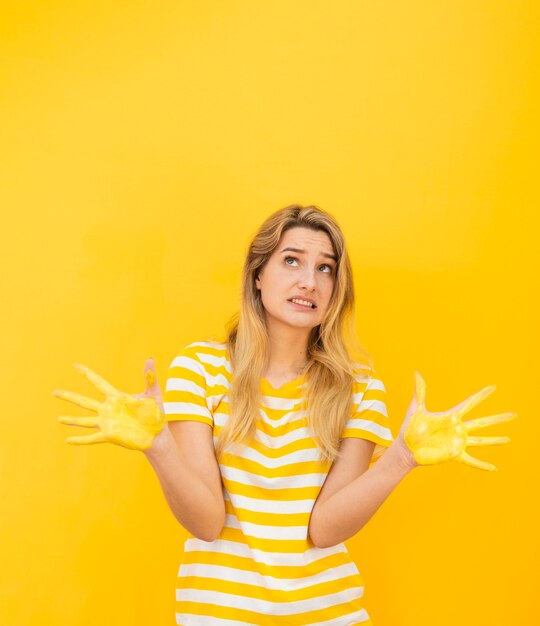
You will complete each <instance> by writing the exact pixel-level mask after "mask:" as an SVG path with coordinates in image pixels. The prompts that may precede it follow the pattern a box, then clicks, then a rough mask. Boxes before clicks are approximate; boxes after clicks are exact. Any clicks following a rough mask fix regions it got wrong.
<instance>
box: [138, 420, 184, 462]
mask: <svg viewBox="0 0 540 626" xmlns="http://www.w3.org/2000/svg"><path fill="white" fill-rule="evenodd" d="M175 446H176V443H175V441H174V439H173V436H172V435H171V431H170V430H169V428H168V426H167V423H165V425H164V426H163V428H162V429H161V431H160V432H159V433H158V434H157V435H156V436H155V437H154V439H153V440H152V444H151V445H150V447H148V448H146V449H145V450H143V452H144V454H145V456H146V457H147V458H148V460H149V461H151V460H152V459H154V458H156V457H159V456H163V455H164V454H166V453H168V452H170V451H171V450H172V449H173V448H174V447H175Z"/></svg>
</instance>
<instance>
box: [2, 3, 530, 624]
mask: <svg viewBox="0 0 540 626" xmlns="http://www.w3.org/2000/svg"><path fill="white" fill-rule="evenodd" d="M0 12H1V15H0V34H1V37H0V49H1V54H2V59H3V63H2V83H1V94H2V95H1V104H0V106H1V115H0V137H1V139H0V141H1V151H0V159H1V162H2V167H1V170H0V203H1V207H2V223H1V226H2V235H3V236H2V246H1V255H2V272H1V275H2V327H3V346H4V347H3V355H2V357H3V358H2V360H1V367H2V382H3V391H2V400H3V409H2V416H1V419H2V429H1V432H2V443H1V445H2V447H1V450H0V476H1V479H0V480H1V493H0V507H1V517H0V542H1V548H0V550H1V553H0V563H1V567H0V595H1V598H0V623H2V624H5V625H6V626H44V625H47V626H48V625H51V626H53V625H54V626H95V624H104V625H107V626H108V625H112V624H114V625H115V626H148V625H150V624H152V625H156V626H157V625H158V624H159V625H172V624H174V583H175V576H176V571H177V568H178V563H179V555H180V552H181V546H182V542H183V538H184V536H185V535H184V531H183V529H182V528H181V527H180V526H179V525H178V524H177V522H176V521H175V520H174V518H173V517H172V515H171V514H170V512H169V510H168V508H167V506H166V503H165V500H164V498H163V496H162V494H161V491H160V488H159V484H158V482H157V479H156V478H155V476H154V475H153V473H152V470H151V467H150V465H149V464H148V462H147V461H146V459H145V458H144V456H143V455H142V454H141V453H137V452H133V451H127V450H124V449H121V448H118V447H115V446H112V445H101V446H88V447H85V446H84V447H71V446H67V445H66V444H65V443H64V439H65V438H66V437H67V436H68V435H71V434H74V430H76V429H70V428H68V427H66V426H62V425H59V424H57V422H56V416H57V415H61V414H70V413H71V414H74V415H75V414H76V415H84V414H88V413H87V412H86V411H84V410H83V409H80V410H79V411H77V409H76V408H74V409H72V410H71V411H70V410H69V408H67V407H66V405H65V403H61V402H59V401H58V400H57V399H56V398H53V397H52V396H51V395H50V394H51V391H52V390H53V389H55V388H58V387H61V388H64V389H71V390H74V391H79V392H81V393H87V394H92V393H93V389H92V387H91V386H90V385H89V383H88V382H87V381H85V380H84V379H83V378H82V377H81V376H80V375H79V374H78V373H77V372H76V371H75V370H74V369H73V368H72V367H71V363H72V362H73V361H80V362H82V363H85V364H87V365H88V366H90V367H92V368H93V369H95V370H96V371H98V372H99V373H101V374H102V375H103V376H105V377H106V378H107V379H108V380H110V381H111V382H112V383H113V384H115V385H116V386H118V387H119V388H121V389H124V390H125V391H130V392H132V393H135V392H138V391H141V390H142V387H143V364H144V361H145V359H146V358H147V357H148V356H154V357H155V359H156V362H157V368H158V374H159V376H160V377H161V382H162V383H164V380H165V375H166V371H167V367H168V365H169V363H170V361H171V360H172V358H173V357H174V355H175V352H176V350H177V349H178V348H180V347H182V346H183V345H185V344H186V343H188V342H191V341H194V340H198V339H201V338H205V337H207V336H210V335H214V334H216V333H220V332H221V331H222V330H223V326H224V323H225V321H226V320H227V319H228V317H229V316H230V315H231V314H232V313H233V312H234V311H235V310H236V308H237V303H238V295H239V279H240V269H241V264H242V260H243V256H244V252H245V247H246V244H247V241H248V239H249V237H250V236H251V235H252V234H253V232H254V231H255V229H256V228H257V227H258V225H259V224H260V222H261V221H262V220H263V219H264V218H265V217H266V216H267V215H268V214H269V213H270V212H273V211H275V210H276V209H278V208H280V207H282V206H285V205H286V204H290V203H292V202H301V203H303V204H309V203H314V204H317V205H319V206H321V207H322V208H324V209H326V210H327V211H329V212H331V213H332V214H333V215H334V216H335V217H336V218H337V219H338V221H339V222H340V224H341V225H342V227H343V229H344V231H345V235H346V238H347V242H348V244H349V248H350V252H351V256H352V261H353V265H354V272H355V280H356V289H357V295H358V308H357V327H358V333H359V336H360V338H361V340H362V342H363V343H364V345H365V346H366V348H367V349H368V350H369V351H370V352H371V354H372V355H373V356H374V360H375V366H376V367H377V370H378V372H379V373H380V375H381V377H382V378H383V380H384V381H385V383H386V386H387V391H388V408H389V413H390V417H391V422H392V427H393V431H394V435H396V434H397V432H398V430H399V427H400V424H401V422H402V419H403V417H404V414H405V409H406V407H407V405H408V403H409V401H410V399H411V397H412V394H413V388H414V379H413V372H414V370H415V369H418V370H419V371H420V372H421V373H422V374H423V375H424V377H425V379H426V382H427V385H428V409H430V410H442V409H445V408H449V407H451V406H454V405H455V404H457V403H458V402H459V401H461V400H462V399H464V398H465V397H466V396H468V395H470V394H471V393H473V392H474V391H476V390H478V389H480V388H482V387H484V386H486V385H488V384H492V383H495V384H497V391H496V392H495V393H494V394H493V395H492V396H490V397H489V398H488V399H487V400H486V401H484V402H483V403H482V405H481V408H480V407H478V408H477V409H475V410H474V412H473V414H471V416H473V417H474V416H479V415H488V414H492V413H495V412H501V411H509V410H515V411H517V412H518V413H519V419H518V420H517V421H516V422H512V423H510V424H505V425H500V426H499V427H492V428H490V429H488V431H484V432H485V433H486V434H507V435H509V436H510V437H512V443H511V444H509V445H507V446H502V447H493V448H484V449H479V448H475V449H474V450H471V451H472V452H473V454H474V455H475V456H477V457H478V458H483V459H486V460H489V461H490V462H493V463H495V464H496V465H497V466H498V468H499V471H498V472H495V473H490V472H484V471H480V470H475V469H473V468H470V467H468V466H465V465H462V464H459V463H447V464H443V465H441V466H437V467H429V468H421V469H420V470H417V471H416V472H413V474H411V476H410V477H408V478H407V479H405V481H404V482H403V483H402V484H401V485H400V486H399V487H398V489H397V490H396V491H395V492H394V493H393V494H392V495H391V497H390V499H389V500H388V501H387V502H386V503H385V504H384V505H383V507H382V508H381V509H380V511H379V512H378V513H377V514H376V516H375V517H374V518H373V519H372V520H371V521H370V522H369V524H368V525H367V526H366V527H365V528H364V529H363V530H362V531H361V532H360V533H359V534H358V535H357V536H356V537H355V538H354V539H351V540H350V541H349V542H348V546H349V548H350V550H351V552H352V554H353V556H354V558H355V560H356V562H357V564H358V567H359V569H360V571H361V572H362V574H363V576H364V578H365V580H366V592H365V603H366V606H367V609H368V611H369V612H370V614H371V615H372V617H373V620H374V623H375V624H376V625H377V626H455V625H456V624H459V625H460V626H473V625H474V626H509V625H512V626H514V625H518V624H519V626H532V625H533V624H538V623H539V620H540V611H539V609H538V603H537V602H536V586H537V581H538V575H537V570H538V556H539V549H538V548H539V541H538V532H537V530H538V527H539V521H540V519H539V514H538V490H537V481H538V478H539V472H538V464H537V453H535V452H534V446H535V445H536V441H537V440H538V436H539V434H540V432H539V430H540V429H539V425H538V424H539V421H538V408H539V407H538V400H537V389H538V387H537V384H538V383H537V378H538V361H537V354H538V348H539V337H538V317H539V315H538V314H539V304H538V293H537V292H538V267H539V255H538V235H539V229H538V222H539V220H538V216H537V206H538V188H537V186H536V183H535V181H534V179H533V174H534V172H535V170H536V166H537V160H538V157H537V146H538V123H537V111H538V97H537V96H538V93H537V83H535V81H534V80H533V69H534V68H537V67H538V44H537V41H538V32H537V24H538V17H539V6H538V3H536V2H533V1H532V0H531V1H529V2H526V1H520V2H492V1H491V0H477V1H476V2H472V3H471V2H456V1H453V2H450V1H448V2H446V1H441V2H420V1H418V0H409V1H408V2H392V3H389V2H351V1H349V0H335V1H334V2H332V3H326V2H314V1H313V0H310V1H309V2H308V1H307V0H300V1H298V2H292V3H291V2H289V1H286V0H274V1H273V2H248V1H246V0H236V1H231V2H217V1H210V2H206V3H195V2H186V1H181V2H178V1H170V0H169V1H164V2H160V3H152V2H149V1H148V0H141V1H138V2H133V1H129V2H128V1H126V0H117V1H116V2H113V3H110V2H104V1H103V0H101V1H97V2H96V1H95V0H94V1H92V2H89V1H88V0H82V1H79V2H67V1H65V0H56V1H55V0H40V1H37V0H35V1H29V0H22V1H19V2H4V3H2V7H1V8H0ZM535 285H536V286H535ZM479 434H480V433H479ZM481 434H483V433H481ZM156 533H157V534H156ZM381 542H383V546H384V547H383V549H382V550H381V549H375V546H380V544H381Z"/></svg>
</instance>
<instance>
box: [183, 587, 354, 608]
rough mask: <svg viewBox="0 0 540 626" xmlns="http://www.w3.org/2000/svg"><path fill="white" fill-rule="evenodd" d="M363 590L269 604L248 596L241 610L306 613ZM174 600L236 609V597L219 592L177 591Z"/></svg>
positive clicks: (336, 603)
mask: <svg viewBox="0 0 540 626" xmlns="http://www.w3.org/2000/svg"><path fill="white" fill-rule="evenodd" d="M363 592H364V590H363V588H362V587H350V588H349V589H345V590H344V591H339V592H337V593H330V594H327V595H324V596H321V595H317V596H316V597H315V598H309V599H308V600H297V601H293V602H269V601H267V600H259V599H258V598H251V597H249V596H243V597H242V607H241V608H242V609H245V610H246V611H255V612H256V613H262V614H263V615H294V614H295V613H308V612H311V611H318V610H320V609H321V608H330V607H332V606H334V605H338V604H343V603H345V602H352V601H353V600H357V599H358V598H361V597H362V594H363ZM176 600H177V601H178V602H182V601H185V602H201V603H203V604H213V605H216V604H217V605H218V606H226V607H230V608H239V607H238V596H236V595H233V594H228V593H223V592H221V591H209V590H206V589H193V588H185V589H177V590H176Z"/></svg>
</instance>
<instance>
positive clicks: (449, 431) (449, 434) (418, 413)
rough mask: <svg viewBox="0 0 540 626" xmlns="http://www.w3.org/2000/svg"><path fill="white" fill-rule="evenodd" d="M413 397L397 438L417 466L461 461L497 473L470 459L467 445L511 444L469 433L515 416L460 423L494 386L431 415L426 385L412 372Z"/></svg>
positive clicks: (494, 468) (508, 439)
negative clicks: (399, 438)
mask: <svg viewBox="0 0 540 626" xmlns="http://www.w3.org/2000/svg"><path fill="white" fill-rule="evenodd" d="M415 379H416V388H415V395H414V398H413V400H412V402H411V405H410V406H409V410H408V411H407V416H406V418H405V421H404V423H403V426H402V428H401V432H400V435H401V434H403V439H404V441H405V444H406V445H407V447H408V449H409V450H410V451H411V452H412V454H413V456H414V459H415V461H416V463H417V464H418V465H433V464H435V463H443V462H444V461H452V460H454V461H460V462H462V463H466V464H467V465H470V466H472V467H476V468H479V469H485V470H488V471H496V469H497V468H496V467H495V466H494V465H492V464H491V463H486V462H484V461H480V460H479V459H475V458H474V457H472V456H470V455H469V454H468V453H467V452H466V451H465V448H466V447H467V446H486V445H494V444H503V443H508V442H509V441H510V438H509V437H469V436H468V433H469V431H470V430H475V429H477V428H483V427H485V426H490V425H491V424H495V423H497V422H505V421H509V420H513V419H516V418H517V414H516V413H513V412H510V413H500V414H498V415H490V416H488V417H480V418H477V419H473V420H470V421H463V416H464V415H465V414H466V413H467V412H468V411H470V410H471V409H472V408H473V407H474V406H476V405H477V404H479V403H480V402H481V401H482V400H484V398H486V397H487V396H489V395H490V394H491V393H492V392H493V391H494V390H495V385H490V386H489V387H485V388H484V389H481V390H480V391H477V392H476V393H474V394H473V395H472V396H469V397H468V398H467V399H465V400H464V401H463V402H461V403H460V404H458V405H457V406H455V407H454V408H452V409H449V410H448V411H442V412H436V413H435V412H430V411H427V410H426V407H425V398H426V383H425V382H424V379H423V378H422V376H421V375H420V374H419V373H418V372H415Z"/></svg>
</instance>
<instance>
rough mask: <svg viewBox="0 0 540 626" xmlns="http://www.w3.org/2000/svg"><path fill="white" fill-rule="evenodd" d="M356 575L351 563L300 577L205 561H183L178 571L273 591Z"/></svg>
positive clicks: (185, 574) (180, 574)
mask: <svg viewBox="0 0 540 626" xmlns="http://www.w3.org/2000/svg"><path fill="white" fill-rule="evenodd" d="M358 575H359V573H358V570H357V569H356V566H355V565H354V564H353V563H348V564H346V565H340V566H338V567H331V568H328V569H326V570H324V571H323V572H320V573H318V574H313V575H312V576H302V577H301V578H276V577H275V576H266V575H263V574H260V573H259V572H250V571H248V570H243V569H236V568H233V567H227V566H226V565H207V564H205V563H184V564H183V565H181V566H180V570H179V572H178V576H179V577H180V578H181V577H183V576H194V577H196V578H217V579H219V580H226V581H228V582H233V583H241V584H244V585H253V586H255V587H261V588H263V589H272V590H275V591H298V590H300V589H305V588H306V587H310V586H311V585H317V584H320V583H327V582H334V581H338V580H340V579H342V578H346V577H347V576H358ZM359 588H360V587H359ZM362 589H363V587H362Z"/></svg>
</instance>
